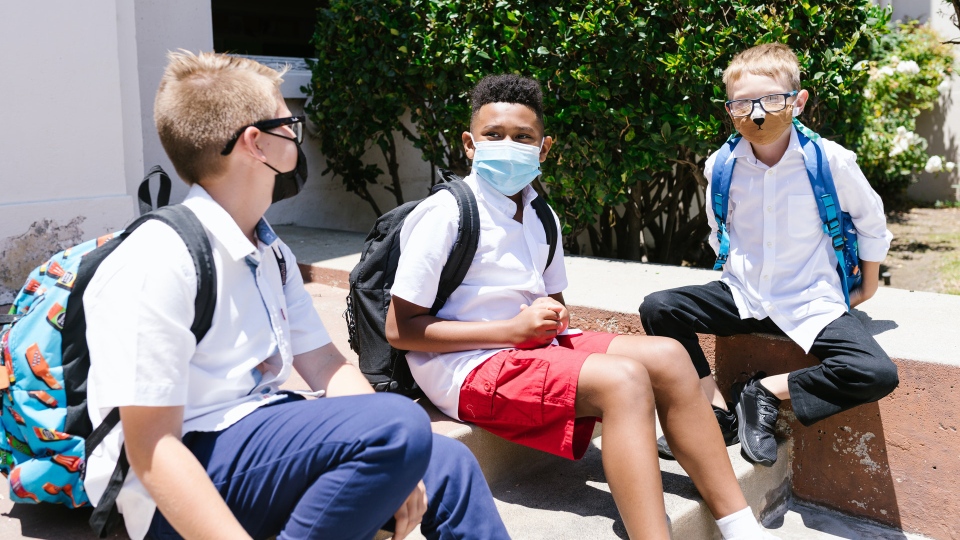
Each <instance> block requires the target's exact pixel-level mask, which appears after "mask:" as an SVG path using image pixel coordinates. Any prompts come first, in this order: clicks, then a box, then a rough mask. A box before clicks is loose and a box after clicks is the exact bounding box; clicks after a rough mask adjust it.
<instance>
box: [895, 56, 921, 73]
mask: <svg viewBox="0 0 960 540" xmlns="http://www.w3.org/2000/svg"><path fill="white" fill-rule="evenodd" d="M897 71H899V72H900V73H906V74H907V75H916V74H917V73H920V65H919V64H917V63H916V62H914V61H913V60H907V61H906V62H900V63H899V64H897Z"/></svg>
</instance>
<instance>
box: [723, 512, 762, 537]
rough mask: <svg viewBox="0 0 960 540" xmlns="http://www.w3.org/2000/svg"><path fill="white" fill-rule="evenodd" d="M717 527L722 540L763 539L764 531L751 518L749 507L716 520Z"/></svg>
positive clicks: (751, 513)
mask: <svg viewBox="0 0 960 540" xmlns="http://www.w3.org/2000/svg"><path fill="white" fill-rule="evenodd" d="M717 527H719V528H720V535H721V536H723V538H724V540H741V539H742V540H747V539H753V538H764V531H763V529H761V528H760V524H759V523H757V518H755V517H753V510H751V509H750V507H749V506H748V507H746V508H744V509H743V510H740V511H737V512H734V513H732V514H730V515H729V516H726V517H722V518H720V519H718V520H717Z"/></svg>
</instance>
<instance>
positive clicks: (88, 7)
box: [0, 0, 140, 304]
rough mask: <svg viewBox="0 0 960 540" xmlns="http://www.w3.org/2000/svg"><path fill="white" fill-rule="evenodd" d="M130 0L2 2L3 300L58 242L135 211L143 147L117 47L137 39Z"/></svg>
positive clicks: (91, 233)
mask: <svg viewBox="0 0 960 540" xmlns="http://www.w3.org/2000/svg"><path fill="white" fill-rule="evenodd" d="M123 2H124V0H89V1H86V2H73V1H69V0H49V1H45V2H33V1H29V0H10V1H7V2H4V5H3V17H0V51H3V53H2V54H0V71H2V72H3V73H5V74H6V75H5V76H4V78H3V84H0V104H2V105H0V107H2V109H0V110H2V113H0V118H2V119H3V125H4V129H3V130H2V131H0V163H3V167H2V169H0V304H3V303H8V302H10V301H11V300H12V297H13V292H14V291H15V290H16V289H18V288H19V287H20V286H21V285H22V284H23V279H25V278H26V274H27V272H28V271H29V269H31V268H32V267H33V266H35V265H36V264H39V263H41V262H43V260H45V259H46V258H47V257H48V256H49V255H50V254H51V251H50V249H53V250H54V251H55V250H56V249H62V248H65V247H68V246H69V245H72V244H74V243H77V242H79V241H82V240H84V239H86V238H91V237H95V236H98V235H100V234H103V233H105V232H108V231H111V230H115V229H119V228H122V227H123V226H124V225H125V224H126V223H127V222H128V221H129V220H130V218H131V217H132V216H133V213H132V205H131V202H130V199H129V197H128V196H127V190H126V182H125V178H126V173H127V165H128V163H127V162H128V159H132V160H134V161H136V154H137V153H138V152H137V150H136V141H133V142H132V143H131V146H130V147H128V146H127V145H126V144H125V141H126V140H128V137H130V136H131V135H136V133H130V130H134V131H136V132H137V133H139V130H140V127H139V125H138V122H136V121H135V120H133V121H126V120H125V118H124V115H123V111H124V107H125V106H127V105H129V102H127V101H125V98H126V97H129V95H128V94H125V93H124V92H123V90H122V88H123V85H122V84H121V73H122V71H123V68H122V67H121V59H120V56H119V55H118V51H119V50H120V48H121V46H120V45H121V42H122V43H123V44H124V46H129V44H130V42H131V33H130V32H129V28H124V29H123V30H122V31H121V28H120V25H121V24H122V21H123V20H124V19H125V18H128V15H129V13H128V11H127V10H126V6H123V5H122V4H123ZM94 29H95V31H94ZM135 138H136V137H134V139H135ZM128 150H129V152H128ZM54 248H55V249H54Z"/></svg>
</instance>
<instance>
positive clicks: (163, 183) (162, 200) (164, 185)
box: [137, 165, 171, 216]
mask: <svg viewBox="0 0 960 540" xmlns="http://www.w3.org/2000/svg"><path fill="white" fill-rule="evenodd" d="M155 174H156V175H159V178H160V191H159V192H157V206H156V208H162V207H164V206H167V205H168V204H170V190H171V183H170V177H169V176H168V175H167V172H166V171H164V170H163V167H161V166H159V165H154V166H153V168H152V169H150V170H149V171H148V172H147V175H146V176H144V177H143V180H142V181H141V182H140V188H139V189H137V199H138V200H139V203H140V215H141V216H142V215H144V214H147V213H149V212H150V211H152V210H153V209H154V206H153V202H152V201H151V200H150V178H151V177H152V176H153V175H155Z"/></svg>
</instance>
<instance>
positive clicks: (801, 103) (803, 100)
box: [793, 90, 810, 112]
mask: <svg viewBox="0 0 960 540" xmlns="http://www.w3.org/2000/svg"><path fill="white" fill-rule="evenodd" d="M808 99H810V92H807V91H806V90H801V91H800V92H799V93H798V94H797V99H795V100H793V108H794V109H799V110H800V112H803V109H804V108H805V107H806V106H807V100H808Z"/></svg>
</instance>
